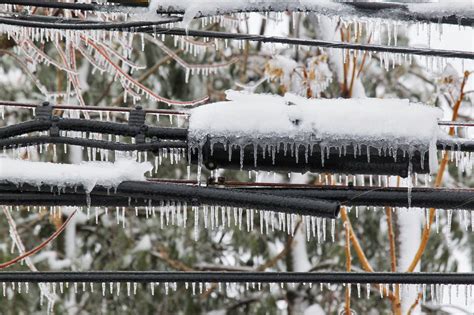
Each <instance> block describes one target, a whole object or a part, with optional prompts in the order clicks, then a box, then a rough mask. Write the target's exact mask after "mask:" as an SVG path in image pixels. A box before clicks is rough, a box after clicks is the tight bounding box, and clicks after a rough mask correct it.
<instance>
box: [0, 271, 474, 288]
mask: <svg viewBox="0 0 474 315" xmlns="http://www.w3.org/2000/svg"><path fill="white" fill-rule="evenodd" d="M0 281H2V282H15V283H18V282H22V283H24V282H29V283H41V282H43V283H44V282H46V283H47V282H78V283H80V282H87V283H102V282H105V283H106V282H122V283H123V282H136V283H152V282H153V283H164V282H168V283H173V282H176V283H186V282H188V283H204V282H207V283H278V284H279V283H300V284H302V283H331V284H349V283H350V284H359V283H364V284H367V283H369V284H445V285H447V284H451V285H473V284H474V273H422V272H415V273H395V272H394V273H384V272H367V273H363V272H324V273H323V272H318V273H316V272H160V271H89V272H64V271H63V272H0Z"/></svg>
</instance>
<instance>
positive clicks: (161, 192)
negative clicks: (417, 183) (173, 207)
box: [0, 181, 340, 219]
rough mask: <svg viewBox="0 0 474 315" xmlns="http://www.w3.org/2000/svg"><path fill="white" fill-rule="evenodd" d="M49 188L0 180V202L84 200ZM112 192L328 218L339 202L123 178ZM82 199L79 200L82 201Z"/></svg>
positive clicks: (97, 191) (100, 191)
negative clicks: (18, 185)
mask: <svg viewBox="0 0 474 315" xmlns="http://www.w3.org/2000/svg"><path fill="white" fill-rule="evenodd" d="M52 189H53V187H50V186H47V185H43V186H41V187H34V186H31V185H28V184H27V183H25V184H23V185H21V186H20V187H15V185H11V184H6V183H3V184H1V183H0V203H9V202H15V197H14V196H17V195H18V194H19V195H23V197H22V198H21V200H19V201H20V202H22V203H23V204H25V203H26V202H27V200H26V198H27V197H28V196H30V197H31V198H32V200H33V201H34V200H36V202H40V201H41V202H48V199H44V197H45V195H46V196H49V200H51V201H52V200H54V199H55V198H56V197H57V198H58V200H60V201H61V202H67V203H69V204H68V205H70V206H72V205H77V204H75V202H77V200H76V199H71V201H69V199H68V198H69V197H70V196H71V195H75V194H78V195H80V196H82V198H83V201H82V202H84V201H85V198H84V194H85V191H84V190H83V189H82V188H80V187H77V188H65V189H64V190H62V193H61V194H60V195H58V196H54V195H52V194H51V191H52ZM45 193H46V194H45ZM89 195H90V198H91V205H93V204H94V198H95V197H98V201H108V197H110V196H111V192H110V191H109V190H107V189H106V188H103V187H95V188H94V189H93V190H92V191H91V192H90V193H89ZM66 196H67V197H66ZM113 196H114V197H119V198H123V199H122V200H126V201H127V204H126V205H124V206H129V204H128V202H129V200H128V198H131V199H137V200H144V201H145V200H146V201H148V203H145V205H148V206H149V205H150V203H149V202H151V201H155V202H156V201H158V202H159V201H163V200H170V201H180V202H186V203H187V204H188V205H195V206H198V205H214V204H216V205H219V206H228V207H240V208H251V209H256V210H272V211H276V212H283V213H298V214H301V215H310V216H316V217H324V218H331V219H334V218H337V217H338V215H339V210H340V206H339V203H338V202H336V201H326V200H322V199H317V198H312V199H305V198H293V197H287V196H283V195H280V196H278V195H274V194H263V193H257V192H253V191H243V190H236V189H226V188H215V187H202V186H190V185H182V184H173V183H156V182H139V181H133V182H132V181H126V182H122V183H121V184H120V185H118V186H117V187H116V188H114V193H113ZM2 198H3V199H2ZM35 198H36V199H35ZM104 198H105V199H104ZM82 202H81V203H80V204H83V203H82ZM30 205H34V204H30Z"/></svg>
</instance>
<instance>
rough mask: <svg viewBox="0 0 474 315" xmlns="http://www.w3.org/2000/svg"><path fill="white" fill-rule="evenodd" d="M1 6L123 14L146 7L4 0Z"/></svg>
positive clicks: (52, 0) (111, 3)
mask: <svg viewBox="0 0 474 315" xmlns="http://www.w3.org/2000/svg"><path fill="white" fill-rule="evenodd" d="M0 4H12V5H23V6H32V7H41V8H50V9H63V10H81V11H105V12H123V11H124V9H125V10H126V9H127V8H128V9H132V8H135V7H137V6H145V7H146V5H143V4H141V5H140V3H137V4H135V5H134V4H133V2H127V5H123V4H114V3H113V1H109V3H108V4H103V3H102V4H100V3H97V2H91V3H78V2H74V3H71V2H59V1H54V0H2V1H1V2H0Z"/></svg>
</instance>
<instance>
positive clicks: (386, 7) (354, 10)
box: [2, 0, 474, 26]
mask: <svg viewBox="0 0 474 315" xmlns="http://www.w3.org/2000/svg"><path fill="white" fill-rule="evenodd" d="M110 2H112V3H110V4H99V3H96V2H93V3H90V4H88V3H67V2H59V1H53V0H35V1H32V0H3V1H2V3H3V4H16V5H24V6H35V7H44V8H56V9H66V10H82V11H105V12H114V11H115V12H123V11H124V10H125V11H126V10H127V9H129V10H132V9H134V8H135V7H137V6H140V7H146V6H147V4H146V3H143V2H135V3H134V2H133V1H125V3H122V4H119V3H120V2H121V1H110ZM113 2H117V4H113ZM122 2H123V1H122ZM339 5H340V6H341V7H344V8H345V10H338V11H333V10H330V9H326V10H323V8H321V11H323V12H322V14H329V15H340V16H347V15H350V16H354V15H355V16H358V17H367V18H381V19H391V20H399V21H400V20H401V21H408V22H425V23H437V24H438V23H446V24H454V25H464V26H472V25H473V24H474V18H472V17H465V16H456V15H454V14H450V15H443V14H439V15H438V16H433V15H432V14H430V15H428V14H423V13H418V12H412V11H410V10H409V8H408V7H407V6H406V5H405V4H401V3H374V2H370V3H367V2H351V3H339ZM282 11H291V12H307V13H310V12H316V13H318V11H316V10H314V9H311V8H306V7H301V6H299V5H291V4H289V5H287V7H286V8H285V9H284V10H282V4H281V3H278V9H275V8H274V7H273V6H271V5H260V6H259V7H258V8H250V9H237V8H236V9H230V10H222V9H219V8H217V9H216V10H215V11H214V12H212V13H210V14H209V13H202V12H198V14H197V15H196V18H200V17H206V16H212V15H228V14H233V13H250V12H259V13H263V12H282ZM156 13H157V14H173V15H178V14H179V15H183V14H184V13H185V10H182V9H178V10H176V9H171V8H159V9H158V10H157V12H156Z"/></svg>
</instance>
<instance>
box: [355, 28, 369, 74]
mask: <svg viewBox="0 0 474 315" xmlns="http://www.w3.org/2000/svg"><path fill="white" fill-rule="evenodd" d="M371 42H372V33H371V34H370V36H369V39H368V41H367V43H368V44H370V43H371ZM368 54H369V52H368V51H367V50H366V51H365V52H364V56H363V57H362V62H361V63H360V67H359V71H358V72H357V77H360V75H361V73H362V71H364V67H365V62H366V61H367V55H368Z"/></svg>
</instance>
